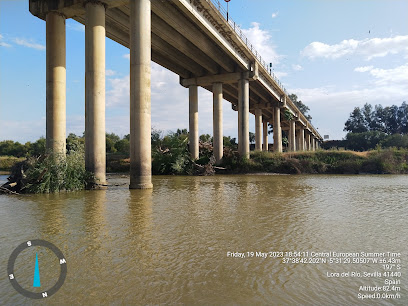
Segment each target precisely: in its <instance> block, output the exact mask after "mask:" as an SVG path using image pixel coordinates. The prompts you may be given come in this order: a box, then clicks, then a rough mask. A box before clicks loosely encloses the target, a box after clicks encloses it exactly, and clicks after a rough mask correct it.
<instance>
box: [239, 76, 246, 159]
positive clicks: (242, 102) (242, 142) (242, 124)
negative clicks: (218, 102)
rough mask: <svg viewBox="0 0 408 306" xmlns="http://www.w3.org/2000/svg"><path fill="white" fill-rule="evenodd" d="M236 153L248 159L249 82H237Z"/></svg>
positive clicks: (242, 77)
mask: <svg viewBox="0 0 408 306" xmlns="http://www.w3.org/2000/svg"><path fill="white" fill-rule="evenodd" d="M238 153H239V154H240V155H241V157H246V158H249V80H248V79H246V78H244V76H243V75H242V76H241V79H240V80H239V81H238Z"/></svg>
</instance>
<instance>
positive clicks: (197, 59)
mask: <svg viewBox="0 0 408 306" xmlns="http://www.w3.org/2000/svg"><path fill="white" fill-rule="evenodd" d="M29 8H30V12H31V13H32V14H33V15H34V16H37V17H39V18H41V19H43V20H45V21H46V47H47V49H46V65H47V67H46V75H47V77H46V82H47V86H46V91H47V93H46V96H47V102H46V105H47V106H46V107H47V112H46V113H47V114H46V139H47V148H49V149H51V150H53V151H54V152H56V153H60V154H65V138H66V61H65V58H66V48H65V46H66V44H65V20H66V19H67V18H72V19H75V20H77V21H78V22H80V23H82V24H84V25H85V164H86V168H87V169H88V170H90V171H92V172H94V173H95V175H96V177H97V179H99V181H100V182H102V183H104V182H105V181H106V176H105V171H106V170H105V169H106V157H105V36H107V37H109V38H111V39H112V40H114V41H116V42H118V43H119V44H121V45H123V46H125V47H127V48H129V49H130V160H131V166H130V188H151V187H152V182H151V143H150V138H151V106H150V100H151V97H150V96H151V93H150V83H151V77H150V75H151V73H150V65H151V60H153V61H154V62H156V63H158V64H159V65H161V66H163V67H166V68H167V69H169V70H171V71H173V72H174V73H177V74H178V75H179V76H180V84H181V85H182V86H184V87H186V88H188V90H189V141H190V151H191V155H192V157H193V158H198V157H199V156H198V155H199V152H198V142H199V135H198V95H197V88H198V86H201V87H203V88H206V89H207V90H209V91H212V92H213V115H214V116H213V138H214V155H215V158H216V160H220V159H221V158H222V155H223V128H222V126H223V123H222V100H223V99H225V100H227V101H229V102H231V106H232V109H234V110H235V111H237V112H238V120H237V121H238V124H237V127H238V146H239V153H240V154H241V156H245V157H249V123H248V118H249V114H250V113H251V114H254V115H255V131H256V133H255V134H256V145H255V149H256V150H262V149H263V150H267V148H268V143H267V142H268V141H267V140H268V134H267V130H268V123H271V124H272V126H273V139H274V151H277V152H282V133H281V131H282V130H287V131H288V135H289V149H290V150H291V151H303V150H315V149H316V148H317V147H318V146H319V143H320V142H321V141H322V137H321V136H320V135H319V133H318V132H317V131H316V129H315V128H314V127H313V126H312V124H311V123H310V122H308V120H307V119H306V118H305V116H304V115H303V114H302V113H301V112H300V111H299V109H298V108H297V107H296V105H295V104H294V103H293V102H292V101H291V100H290V99H289V97H288V95H287V92H286V90H285V89H284V88H283V87H282V85H281V83H280V82H279V80H278V79H277V78H276V77H275V76H274V75H273V74H271V73H270V72H269V71H268V65H267V63H266V62H265V61H264V60H263V59H262V58H261V56H260V54H258V53H257V51H256V50H255V49H254V48H253V46H252V45H251V44H250V42H249V41H248V40H247V38H246V37H245V36H244V35H243V33H242V31H241V30H240V28H239V27H238V26H237V25H236V24H235V22H234V21H232V20H231V19H229V18H228V17H227V16H226V12H225V11H224V10H223V8H222V7H221V5H220V3H219V2H218V0H166V1H162V0H132V1H129V0H127V1H126V0H100V1H96V0H90V1H86V0H29ZM227 19H228V20H227ZM152 81H153V82H154V80H152ZM262 143H263V146H262Z"/></svg>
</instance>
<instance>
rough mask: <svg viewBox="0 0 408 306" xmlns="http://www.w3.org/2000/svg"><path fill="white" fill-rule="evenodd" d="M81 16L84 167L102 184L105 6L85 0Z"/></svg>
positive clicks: (104, 145)
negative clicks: (83, 48) (82, 38)
mask: <svg viewBox="0 0 408 306" xmlns="http://www.w3.org/2000/svg"><path fill="white" fill-rule="evenodd" d="M85 19H86V26H85V167H86V169H87V170H88V171H91V172H93V173H94V174H95V177H96V179H97V180H98V183H100V184H105V183H106V140H105V134H106V130H105V6H104V5H102V4H101V3H93V2H88V3H87V4H86V17H85Z"/></svg>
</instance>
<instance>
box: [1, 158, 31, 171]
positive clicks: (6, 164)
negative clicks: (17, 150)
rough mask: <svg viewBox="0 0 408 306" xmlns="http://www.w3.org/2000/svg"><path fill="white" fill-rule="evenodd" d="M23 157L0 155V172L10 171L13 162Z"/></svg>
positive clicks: (21, 159) (19, 160)
mask: <svg viewBox="0 0 408 306" xmlns="http://www.w3.org/2000/svg"><path fill="white" fill-rule="evenodd" d="M24 159H25V158H24V157H15V156H0V174H8V173H10V170H11V167H13V165H14V164H15V163H18V162H21V161H23V160H24Z"/></svg>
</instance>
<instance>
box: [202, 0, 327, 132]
mask: <svg viewBox="0 0 408 306" xmlns="http://www.w3.org/2000/svg"><path fill="white" fill-rule="evenodd" d="M205 1H207V2H208V3H210V4H212V6H213V7H214V8H215V9H217V10H218V12H220V13H221V15H222V16H223V17H224V19H225V21H227V23H228V24H229V26H230V27H231V29H232V30H233V31H234V32H235V33H236V34H237V35H238V37H239V38H240V39H241V40H242V42H243V43H244V44H245V45H246V46H247V47H248V49H249V50H250V51H251V52H252V55H254V56H255V59H256V60H257V61H258V63H259V64H260V65H261V66H263V67H264V68H265V70H266V71H267V73H268V74H269V75H270V76H271V77H272V79H273V80H274V81H275V84H276V85H277V86H278V87H279V89H280V90H282V91H283V92H284V93H285V94H286V95H287V96H288V92H287V91H286V88H285V87H283V86H282V83H281V81H279V79H278V78H277V77H276V75H275V74H274V73H273V72H272V71H271V70H270V69H269V66H268V64H267V62H266V61H265V60H264V59H263V58H262V57H261V55H260V54H259V53H258V51H256V50H255V48H254V46H253V45H252V44H251V43H250V41H248V38H247V37H246V36H245V34H244V33H243V32H242V29H241V27H240V26H239V25H238V24H237V23H236V22H235V21H234V20H232V19H231V17H230V16H229V14H228V13H227V10H226V9H225V7H224V6H223V5H221V2H220V1H219V0H205ZM287 99H289V97H287ZM289 101H290V102H292V105H293V106H295V107H296V109H298V107H297V106H296V105H295V103H293V101H292V100H290V99H289ZM298 110H299V109H298ZM299 114H301V115H302V116H303V118H304V120H305V121H306V122H307V123H308V125H309V127H311V128H312V129H313V130H314V131H315V132H316V133H317V134H318V135H319V136H320V134H319V133H318V132H317V130H316V129H315V127H314V126H313V125H312V124H311V123H310V122H309V121H308V120H307V119H306V116H305V115H304V114H303V113H302V112H301V111H300V110H299Z"/></svg>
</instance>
